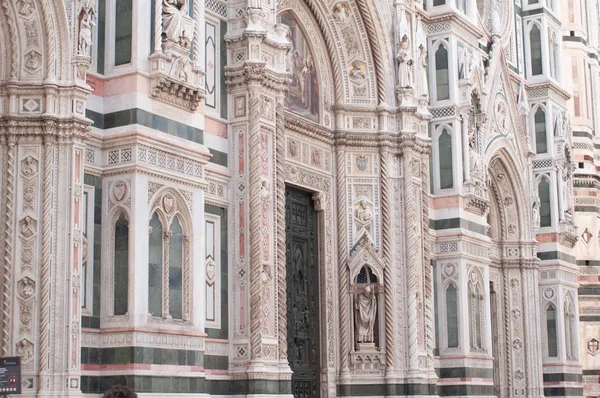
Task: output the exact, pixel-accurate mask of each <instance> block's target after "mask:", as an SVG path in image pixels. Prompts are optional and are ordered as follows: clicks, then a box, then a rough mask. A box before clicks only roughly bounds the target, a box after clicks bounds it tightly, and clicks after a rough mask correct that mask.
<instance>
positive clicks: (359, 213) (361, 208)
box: [354, 199, 373, 223]
mask: <svg viewBox="0 0 600 398" xmlns="http://www.w3.org/2000/svg"><path fill="white" fill-rule="evenodd" d="M354 216H355V217H356V219H357V220H358V221H360V222H361V223H366V222H369V221H371V220H372V219H373V213H372V212H371V208H370V206H369V205H368V203H367V201H366V200H364V199H363V200H361V201H360V203H359V204H358V206H357V208H356V210H355V211H354Z"/></svg>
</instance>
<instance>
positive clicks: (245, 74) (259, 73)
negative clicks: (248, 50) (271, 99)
mask: <svg viewBox="0 0 600 398" xmlns="http://www.w3.org/2000/svg"><path fill="white" fill-rule="evenodd" d="M289 77H290V75H289V73H287V72H286V73H280V72H275V71H274V70H272V69H270V68H268V67H267V66H266V63H265V62H256V61H246V62H245V63H244V64H243V65H239V66H226V67H225V84H226V85H227V86H229V88H233V87H236V86H240V85H245V84H249V83H254V84H260V85H261V86H263V87H267V88H270V89H272V90H275V91H286V90H287V86H288V81H289Z"/></svg>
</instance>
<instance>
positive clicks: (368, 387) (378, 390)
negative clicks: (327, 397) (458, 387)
mask: <svg viewBox="0 0 600 398" xmlns="http://www.w3.org/2000/svg"><path fill="white" fill-rule="evenodd" d="M337 390H338V396H340V397H370V396H391V395H404V396H409V395H410V396H416V395H438V390H439V387H438V386H437V385H435V384H364V385H362V384H360V385H359V384H356V385H354V384H346V385H341V386H338V387H337Z"/></svg>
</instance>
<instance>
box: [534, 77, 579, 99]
mask: <svg viewBox="0 0 600 398" xmlns="http://www.w3.org/2000/svg"><path fill="white" fill-rule="evenodd" d="M526 88H527V93H528V94H529V92H530V91H532V90H546V91H547V92H548V93H549V92H553V93H556V94H557V95H558V96H559V97H560V98H562V99H564V100H565V101H568V100H569V99H570V98H571V94H570V93H569V92H568V91H567V90H565V89H564V88H563V87H561V86H559V85H558V84H557V83H555V82H553V81H545V82H543V83H537V84H529V85H526Z"/></svg>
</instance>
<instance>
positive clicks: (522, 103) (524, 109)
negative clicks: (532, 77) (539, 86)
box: [519, 79, 529, 116]
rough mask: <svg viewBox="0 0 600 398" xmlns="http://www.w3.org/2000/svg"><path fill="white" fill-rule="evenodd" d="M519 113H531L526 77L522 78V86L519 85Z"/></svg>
mask: <svg viewBox="0 0 600 398" xmlns="http://www.w3.org/2000/svg"><path fill="white" fill-rule="evenodd" d="M519 114H520V115H523V116H527V115H529V102H528V101H527V92H526V91H525V80H524V79H521V86H520V87H519Z"/></svg>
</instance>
